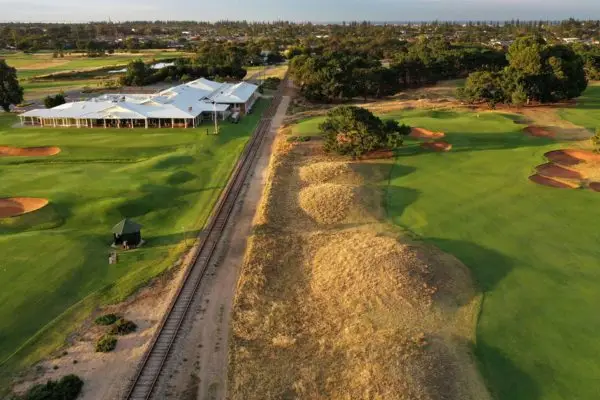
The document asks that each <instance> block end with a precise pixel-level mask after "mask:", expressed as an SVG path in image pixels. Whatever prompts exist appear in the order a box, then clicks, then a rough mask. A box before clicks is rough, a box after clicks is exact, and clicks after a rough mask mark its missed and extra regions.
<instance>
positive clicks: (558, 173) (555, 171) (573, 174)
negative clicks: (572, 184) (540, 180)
mask: <svg viewBox="0 0 600 400" xmlns="http://www.w3.org/2000/svg"><path fill="white" fill-rule="evenodd" d="M536 170H537V172H538V174H540V175H543V176H546V177H548V178H564V179H583V178H584V177H583V176H582V174H581V173H580V172H578V171H574V170H572V169H568V168H565V167H562V166H560V165H556V164H554V163H546V164H542V165H539V166H537V167H536Z"/></svg>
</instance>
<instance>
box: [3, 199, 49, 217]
mask: <svg viewBox="0 0 600 400" xmlns="http://www.w3.org/2000/svg"><path fill="white" fill-rule="evenodd" d="M47 204H48V200H47V199H40V198H35V197H12V198H7V199H0V218H10V217H16V216H17V215H22V214H27V213H30V212H32V211H35V210H39V209H40V208H42V207H45V206H46V205H47Z"/></svg>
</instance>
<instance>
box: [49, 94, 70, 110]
mask: <svg viewBox="0 0 600 400" xmlns="http://www.w3.org/2000/svg"><path fill="white" fill-rule="evenodd" d="M65 103H66V100H65V95H64V94H62V93H59V94H57V95H56V96H47V97H46V98H45V99H44V106H46V108H54V107H57V106H60V105H61V104H65Z"/></svg>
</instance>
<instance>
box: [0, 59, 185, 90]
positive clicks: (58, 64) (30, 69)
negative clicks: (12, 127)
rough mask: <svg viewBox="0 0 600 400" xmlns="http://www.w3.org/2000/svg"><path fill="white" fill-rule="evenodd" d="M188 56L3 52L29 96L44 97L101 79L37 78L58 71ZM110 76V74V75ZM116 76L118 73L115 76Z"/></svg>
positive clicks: (82, 69)
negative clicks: (88, 55)
mask: <svg viewBox="0 0 600 400" xmlns="http://www.w3.org/2000/svg"><path fill="white" fill-rule="evenodd" d="M182 55H185V53H182V52H176V51H163V50H147V51H144V52H140V53H137V54H135V53H134V54H132V53H116V54H113V55H109V56H105V57H87V56H85V55H81V54H66V55H65V57H63V58H61V57H58V58H53V56H52V53H49V52H40V53H31V54H26V53H22V52H4V53H2V52H0V58H4V59H6V62H7V63H8V65H10V66H12V67H15V68H17V73H18V77H19V80H20V83H21V85H22V86H23V88H24V89H25V97H26V98H27V99H33V98H40V97H43V96H46V95H48V94H53V93H58V92H59V91H61V90H62V91H68V90H75V89H80V88H83V87H84V86H92V87H93V86H96V85H97V84H98V83H99V82H101V81H100V80H99V79H75V80H68V79H61V80H58V79H56V80H44V81H35V80H33V79H34V78H39V77H40V76H45V75H49V74H55V73H58V72H70V71H88V70H94V69H98V68H106V67H122V66H123V65H126V64H128V63H129V62H130V61H132V60H135V59H138V58H141V59H143V60H144V61H147V62H149V61H152V60H155V59H156V60H161V59H168V58H174V57H180V56H182ZM106 77H107V78H109V77H110V76H108V75H107V76H106ZM113 78H114V76H113Z"/></svg>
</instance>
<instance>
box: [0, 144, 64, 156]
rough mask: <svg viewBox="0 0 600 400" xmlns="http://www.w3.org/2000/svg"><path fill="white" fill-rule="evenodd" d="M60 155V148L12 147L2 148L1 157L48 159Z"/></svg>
mask: <svg viewBox="0 0 600 400" xmlns="http://www.w3.org/2000/svg"><path fill="white" fill-rule="evenodd" d="M58 153H60V148H59V147H55V146H49V147H10V146H0V157H47V156H54V155H56V154H58Z"/></svg>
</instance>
